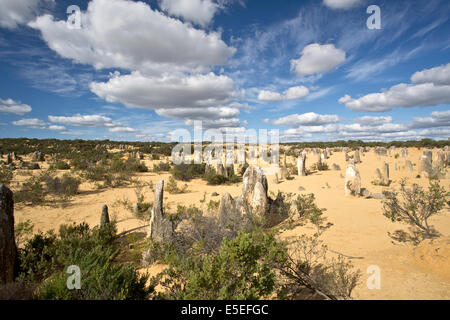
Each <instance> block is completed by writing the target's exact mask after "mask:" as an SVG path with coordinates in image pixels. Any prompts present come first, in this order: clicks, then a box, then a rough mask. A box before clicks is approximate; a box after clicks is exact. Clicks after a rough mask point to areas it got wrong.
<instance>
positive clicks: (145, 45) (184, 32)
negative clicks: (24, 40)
mask: <svg viewBox="0 0 450 320" xmlns="http://www.w3.org/2000/svg"><path fill="white" fill-rule="evenodd" d="M130 17H132V19H130ZM29 25H30V26H31V27H32V28H35V29H37V30H40V31H41V33H42V37H43V39H44V40H45V42H47V44H48V46H49V47H50V48H51V49H52V50H54V51H56V52H57V53H58V54H59V55H60V56H62V57H64V58H69V59H72V60H74V61H76V62H78V63H82V64H90V65H93V66H94V67H95V68H98V69H100V68H123V69H128V70H140V71H144V70H145V71H146V72H152V73H164V72H167V70H169V71H170V70H182V71H192V70H196V69H198V68H202V67H203V68H204V67H207V66H211V65H221V64H224V63H225V62H226V60H227V59H228V58H229V57H230V56H232V55H233V54H234V52H235V49H234V48H231V47H228V46H227V45H226V44H225V42H223V41H222V40H221V35H220V33H218V32H209V33H207V32H205V31H203V30H199V29H195V28H193V27H192V26H190V25H189V24H185V23H183V22H181V21H180V20H177V19H174V18H170V17H167V16H165V15H164V14H163V13H161V12H159V11H155V10H152V9H151V8H150V6H149V5H148V4H146V3H144V2H134V1H125V0H93V1H91V2H89V4H88V9H87V11H86V12H83V13H82V28H81V29H70V28H68V27H67V25H66V21H62V20H60V21H56V20H55V19H54V17H53V16H51V15H43V16H40V17H38V18H37V19H36V20H35V21H33V22H31V23H29Z"/></svg>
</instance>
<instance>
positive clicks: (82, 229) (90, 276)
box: [18, 223, 153, 300]
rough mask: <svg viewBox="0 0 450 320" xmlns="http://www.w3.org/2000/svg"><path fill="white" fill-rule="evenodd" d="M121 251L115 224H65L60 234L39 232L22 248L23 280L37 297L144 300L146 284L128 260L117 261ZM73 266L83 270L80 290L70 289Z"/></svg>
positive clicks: (21, 271) (20, 257) (151, 289)
mask: <svg viewBox="0 0 450 320" xmlns="http://www.w3.org/2000/svg"><path fill="white" fill-rule="evenodd" d="M119 253H120V247H119V243H118V242H117V235H116V226H115V224H114V223H110V224H107V225H105V226H104V227H103V228H101V229H100V228H93V229H90V228H89V226H88V225H87V224H84V223H82V224H79V225H76V224H74V225H63V226H61V227H60V229H59V233H58V234H55V233H53V232H48V233H46V234H42V233H39V234H36V235H35V236H34V237H33V238H32V239H30V240H29V241H27V242H26V243H25V245H24V246H23V248H20V249H19V261H20V270H19V276H18V278H19V279H20V281H21V282H22V283H25V284H28V285H29V286H33V287H36V290H35V292H34V294H35V295H36V297H37V298H39V299H58V300H91V299H146V298H147V297H148V295H149V294H150V292H152V291H153V288H152V287H147V286H146V281H147V276H145V275H144V276H141V275H139V273H138V272H137V271H136V269H135V267H133V266H132V265H130V264H118V263H117V257H118V255H119ZM70 265H76V266H78V267H79V268H80V271H81V289H79V290H69V289H68V288H67V284H66V283H67V278H68V276H69V274H67V273H66V271H67V268H68V267H69V266H70Z"/></svg>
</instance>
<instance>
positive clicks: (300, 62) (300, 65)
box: [291, 43, 346, 76]
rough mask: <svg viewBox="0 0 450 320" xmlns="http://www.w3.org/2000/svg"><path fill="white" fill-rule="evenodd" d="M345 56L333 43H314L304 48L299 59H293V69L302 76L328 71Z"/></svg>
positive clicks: (343, 59) (341, 61) (342, 60)
mask: <svg viewBox="0 0 450 320" xmlns="http://www.w3.org/2000/svg"><path fill="white" fill-rule="evenodd" d="M345 56H346V55H345V52H344V51H343V50H341V49H337V48H336V47H335V46H334V45H333V44H324V45H321V44H318V43H313V44H310V45H308V46H306V47H305V48H303V51H302V53H301V57H300V58H299V59H296V60H291V70H293V71H295V72H296V73H297V74H298V75H300V76H307V75H313V74H317V73H322V72H327V71H330V70H332V69H333V68H335V67H337V66H338V65H340V64H341V63H343V62H344V61H345Z"/></svg>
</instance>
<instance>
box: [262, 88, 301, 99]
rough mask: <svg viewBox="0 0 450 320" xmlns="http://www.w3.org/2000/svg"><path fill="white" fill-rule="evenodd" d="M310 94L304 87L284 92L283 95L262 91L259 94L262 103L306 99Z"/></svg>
mask: <svg viewBox="0 0 450 320" xmlns="http://www.w3.org/2000/svg"><path fill="white" fill-rule="evenodd" d="M308 94H309V90H308V88H306V87H304V86H296V87H291V88H289V89H287V90H286V91H284V92H283V94H281V93H278V92H274V91H267V90H261V91H260V92H259V94H258V100H260V101H283V100H297V99H302V98H304V97H306V96H307V95H308Z"/></svg>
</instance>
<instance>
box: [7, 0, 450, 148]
mask: <svg viewBox="0 0 450 320" xmlns="http://www.w3.org/2000/svg"><path fill="white" fill-rule="evenodd" d="M70 5H77V6H79V8H80V9H81V28H79V29H74V28H70V26H68V25H67V22H66V21H67V20H68V17H69V14H67V8H68V7H69V6H70ZM369 5H377V6H378V7H379V8H380V17H381V29H369V28H368V27H367V25H366V21H367V19H368V18H369V17H370V16H371V14H368V13H367V12H366V10H367V8H368V7H369ZM449 16H450V2H449V1H447V0H442V1H438V0H434V1H423V0H422V1H392V0H391V1H381V0H380V1H378V0H375V1H365V0H310V1H308V0H306V1H298V0H297V1H288V0H285V1H283V0H282V1H262V0H154V1H126V0H91V1H75V0H69V1H59V0H56V1H54V0H27V1H17V0H2V11H1V12H0V58H1V59H0V72H1V77H0V132H1V134H0V137H2V138H5V137H36V138H59V139H75V138H80V139H111V140H130V141H134V140H138V141H154V140H159V141H168V140H170V137H171V134H172V133H173V132H174V131H175V130H176V129H178V128H187V129H189V130H191V129H192V125H193V122H194V121H195V120H202V121H203V128H204V129H208V128H214V129H218V130H221V131H223V132H225V131H226V132H228V133H230V132H231V133H235V134H242V133H243V132H245V130H246V129H278V130H279V132H280V138H281V141H334V140H349V139H353V140H355V139H361V140H365V141H374V140H377V141H391V140H415V139H422V138H434V139H440V140H441V139H448V138H449V136H450V108H449V104H450V37H449V34H450V21H449ZM71 18H75V15H72V16H71Z"/></svg>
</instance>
